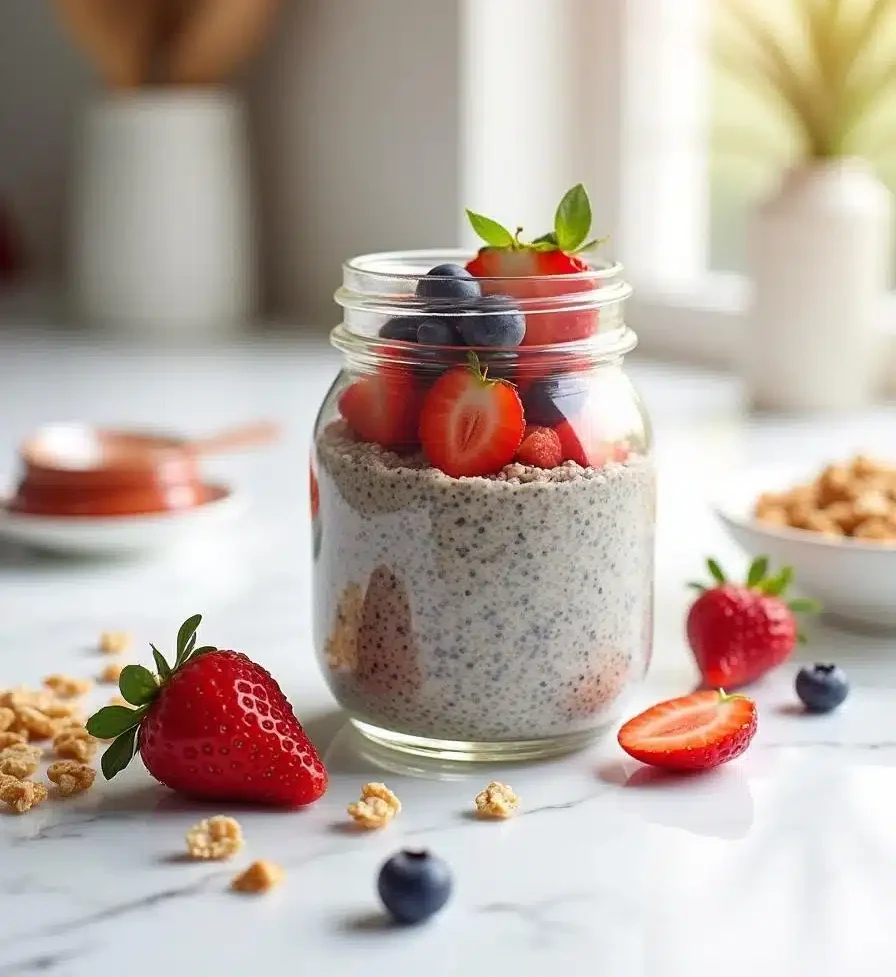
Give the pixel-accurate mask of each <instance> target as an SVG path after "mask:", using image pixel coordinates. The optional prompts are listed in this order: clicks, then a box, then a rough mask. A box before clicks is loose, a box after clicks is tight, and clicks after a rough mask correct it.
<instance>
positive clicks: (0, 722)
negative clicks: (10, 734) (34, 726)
mask: <svg viewBox="0 0 896 977" xmlns="http://www.w3.org/2000/svg"><path fill="white" fill-rule="evenodd" d="M15 721H16V714H15V711H14V710H13V709H10V708H9V707H8V706H0V733H3V732H5V731H6V730H7V729H9V727H10V726H12V724H13V723H14V722H15Z"/></svg>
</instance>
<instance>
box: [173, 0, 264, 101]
mask: <svg viewBox="0 0 896 977" xmlns="http://www.w3.org/2000/svg"><path fill="white" fill-rule="evenodd" d="M168 2H169V3H171V4H173V5H174V6H175V7H177V8H180V12H181V17H180V23H179V27H178V28H177V29H176V30H175V32H174V34H173V36H172V37H171V39H170V42H169V46H168V49H167V51H166V52H165V53H164V55H163V61H164V68H163V71H164V77H165V80H166V81H168V82H170V83H172V84H175V85H208V84H215V83H217V82H221V81H223V80H225V79H226V78H229V77H231V76H232V75H233V74H234V73H235V72H236V71H237V70H239V69H240V68H241V67H242V66H243V65H244V64H245V63H246V61H248V60H249V58H250V57H251V55H252V54H254V53H255V51H256V50H257V49H258V48H259V46H260V45H261V41H262V39H263V37H264V35H265V32H266V29H267V27H268V25H269V24H270V23H271V22H272V20H273V17H274V13H275V11H276V9H277V6H278V3H279V0H168ZM175 16H176V15H175Z"/></svg>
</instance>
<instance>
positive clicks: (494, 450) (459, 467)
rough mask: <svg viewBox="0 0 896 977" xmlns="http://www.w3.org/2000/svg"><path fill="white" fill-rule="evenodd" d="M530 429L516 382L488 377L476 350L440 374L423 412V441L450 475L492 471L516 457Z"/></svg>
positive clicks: (434, 460)
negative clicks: (524, 416) (527, 430)
mask: <svg viewBox="0 0 896 977" xmlns="http://www.w3.org/2000/svg"><path fill="white" fill-rule="evenodd" d="M524 430H525V422H524V420H523V405H522V403H521V402H520V398H519V395H518V394H517V392H516V389H515V388H514V387H513V385H512V384H510V383H508V382H507V381H506V380H492V379H490V378H487V377H486V376H485V374H484V373H483V372H482V370H481V369H480V366H479V360H478V359H477V357H476V354H475V353H472V352H471V353H470V354H469V365H468V366H457V367H455V368H454V369H452V370H449V371H448V372H447V373H446V374H444V375H443V376H442V377H440V378H439V379H438V380H437V381H436V382H435V384H434V385H433V386H432V388H431V389H430V391H429V393H428V394H427V395H426V399H425V400H424V402H423V409H422V411H421V413H420V441H421V443H422V445H423V451H424V453H425V455H426V457H427V458H428V459H429V461H430V463H431V464H433V465H435V466H436V468H440V469H441V470H442V471H443V472H445V474H446V475H453V476H454V477H455V478H457V477H460V476H462V475H492V474H494V473H495V472H498V471H500V470H501V469H502V468H503V467H504V466H505V465H506V464H508V462H510V461H512V460H513V456H514V455H515V454H516V450H517V448H518V447H519V446H520V441H521V440H522V437H523V431H524Z"/></svg>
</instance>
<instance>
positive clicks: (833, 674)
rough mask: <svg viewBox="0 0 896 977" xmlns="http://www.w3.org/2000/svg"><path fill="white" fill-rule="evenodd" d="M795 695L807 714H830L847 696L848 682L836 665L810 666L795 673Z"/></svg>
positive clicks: (844, 674)
mask: <svg viewBox="0 0 896 977" xmlns="http://www.w3.org/2000/svg"><path fill="white" fill-rule="evenodd" d="M796 694H797V695H798V696H799V697H800V699H802V701H803V705H804V706H805V707H806V708H807V709H808V710H809V712H831V710H833V709H836V708H837V706H839V705H840V703H841V702H843V700H844V699H845V698H846V696H847V695H848V694H849V681H848V679H847V678H846V673H845V672H844V671H843V669H842V668H840V667H839V666H837V665H812V667H811V668H801V669H800V670H799V672H797V676H796Z"/></svg>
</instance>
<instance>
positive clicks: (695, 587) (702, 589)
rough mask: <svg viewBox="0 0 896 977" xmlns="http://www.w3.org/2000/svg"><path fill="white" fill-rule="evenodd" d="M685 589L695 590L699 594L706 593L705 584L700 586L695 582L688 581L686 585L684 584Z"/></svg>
mask: <svg viewBox="0 0 896 977" xmlns="http://www.w3.org/2000/svg"><path fill="white" fill-rule="evenodd" d="M685 587H690V588H691V590H697V591H699V592H700V593H701V594H705V593H706V584H702V583H697V581H696V580H689V581H688V582H687V583H686V584H685Z"/></svg>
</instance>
